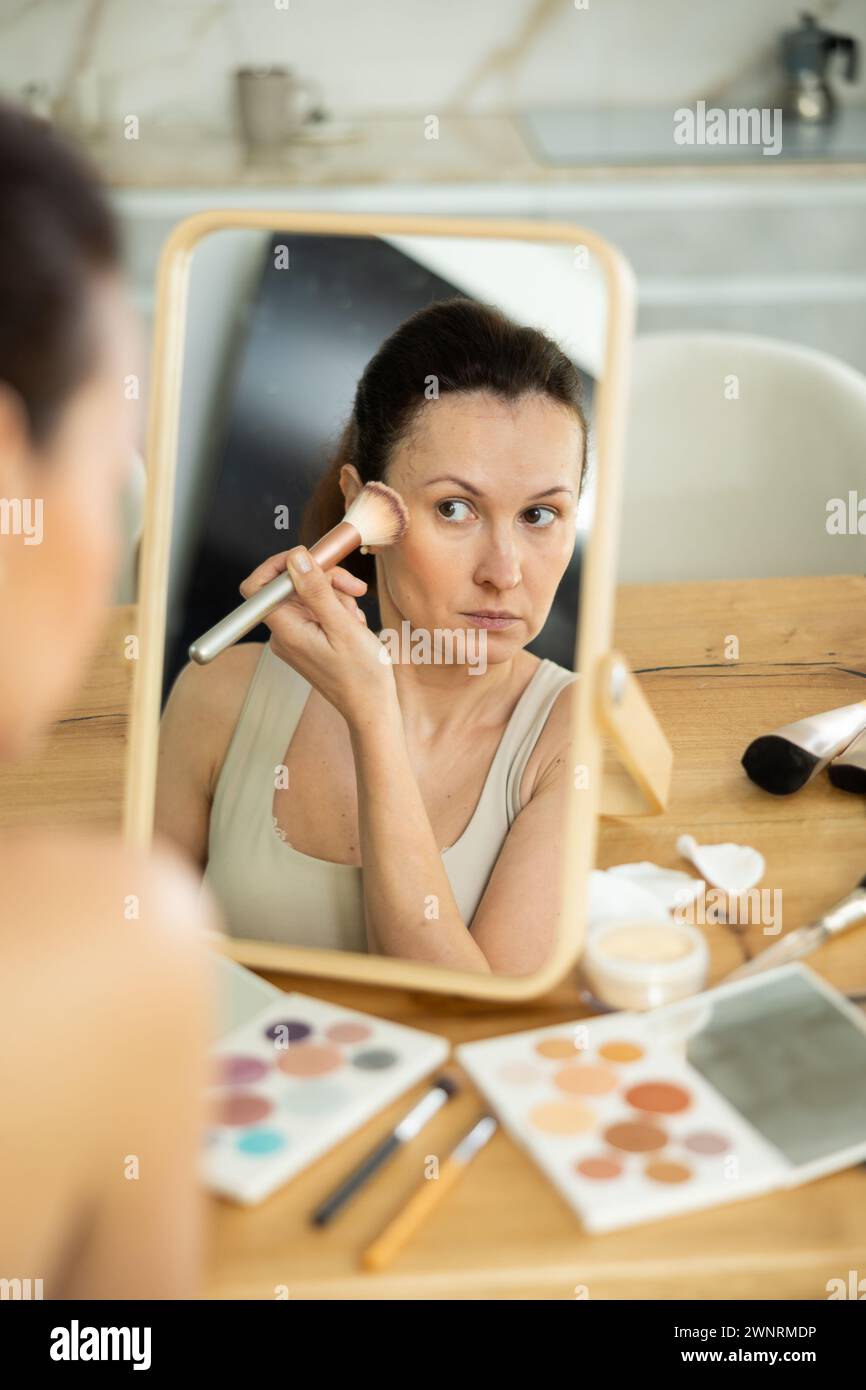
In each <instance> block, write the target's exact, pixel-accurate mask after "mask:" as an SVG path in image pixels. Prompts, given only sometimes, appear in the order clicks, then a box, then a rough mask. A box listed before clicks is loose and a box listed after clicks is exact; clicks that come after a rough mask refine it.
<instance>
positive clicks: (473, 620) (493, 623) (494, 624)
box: [460, 609, 519, 630]
mask: <svg viewBox="0 0 866 1390" xmlns="http://www.w3.org/2000/svg"><path fill="white" fill-rule="evenodd" d="M460 616H461V617H462V618H465V619H466V621H467V623H470V624H471V626H472V627H480V628H488V629H494V630H495V629H497V628H505V627H511V626H512V624H513V623H516V622H518V621H519V619H518V618H517V617H516V615H515V614H514V613H502V612H500V613H491V612H490V610H489V609H488V610H487V612H486V613H485V612H481V613H461V615H460Z"/></svg>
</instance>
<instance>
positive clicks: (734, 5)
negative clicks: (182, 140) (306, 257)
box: [0, 0, 866, 133]
mask: <svg viewBox="0 0 866 1390" xmlns="http://www.w3.org/2000/svg"><path fill="white" fill-rule="evenodd" d="M811 8H812V9H813V10H814V11H815V12H816V13H818V15H819V16H820V18H821V19H822V20H823V22H824V23H825V24H826V25H827V26H828V27H830V28H832V29H835V30H838V31H840V32H843V33H853V34H855V35H856V36H857V37H859V39H860V41H861V43H862V44H863V46H864V50H866V4H864V3H863V0H816V3H814V4H813V5H812V6H811ZM799 9H800V6H799V5H798V4H796V3H793V2H792V0H760V3H759V4H756V3H755V0H146V3H145V0H0V92H2V93H3V94H4V95H6V96H19V95H20V93H21V91H22V89H23V88H24V86H25V85H26V84H27V83H31V82H36V83H39V84H41V85H42V86H43V87H44V88H45V89H46V91H47V99H48V100H49V101H51V102H55V101H59V102H60V103H61V105H62V106H66V107H67V108H69V107H70V106H72V107H73V108H75V109H76V110H77V109H81V110H82V111H83V112H84V119H85V122H86V123H90V124H98V123H99V122H100V121H103V122H106V123H108V124H110V123H111V122H113V121H114V120H115V119H119V118H121V117H123V116H124V115H127V114H129V113H133V114H135V115H137V116H138V117H139V119H140V120H141V121H144V120H150V121H153V122H158V123H160V124H165V125H168V126H179V125H183V126H189V127H192V128H197V129H201V130H208V131H213V132H221V133H228V132H229V131H230V130H231V129H232V125H233V121H234V101H233V80H232V73H233V70H234V69H235V68H236V67H238V66H241V65H243V64H265V63H282V64H285V65H289V66H292V67H294V68H296V69H297V71H298V72H299V73H300V74H301V75H303V76H306V77H309V78H313V79H315V80H316V81H317V82H319V83H320V84H321V89H322V98H323V103H324V105H325V107H326V108H327V109H328V110H329V111H330V112H332V113H333V114H334V115H336V116H338V117H340V116H349V117H351V116H357V115H362V114H364V113H371V114H372V113H375V112H380V113H382V112H395V111H406V112H419V113H434V114H435V113H440V112H446V111H451V112H454V111H465V112H467V113H483V112H493V111H508V110H514V109H523V108H527V107H532V106H553V105H558V104H575V105H580V106H587V107H607V106H646V105H657V106H667V105H671V106H672V107H674V108H675V107H677V106H680V105H683V104H689V103H693V102H694V101H696V100H698V99H700V98H704V99H705V100H707V101H708V102H710V103H711V102H717V101H723V102H728V101H741V100H746V99H748V100H749V101H750V102H751V101H754V102H756V103H758V104H769V103H771V102H772V100H773V95H774V88H775V82H776V78H775V59H776V52H777V48H778V36H779V33H780V31H781V30H783V29H784V28H786V27H788V26H789V25H791V24H792V23H795V22H796V17H797V12H798V10H799ZM862 67H863V69H864V72H863V73H862V74H861V78H860V81H859V82H858V83H857V84H855V85H848V84H844V83H842V82H841V81H839V80H838V79H837V81H836V83H835V86H836V88H837V91H838V92H839V96H840V99H841V100H842V101H845V102H854V103H857V104H863V103H866V62H864V63H863V64H862Z"/></svg>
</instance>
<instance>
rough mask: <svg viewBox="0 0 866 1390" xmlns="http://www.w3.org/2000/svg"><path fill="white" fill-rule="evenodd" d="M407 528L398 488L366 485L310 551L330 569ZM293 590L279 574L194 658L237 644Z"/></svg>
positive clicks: (196, 645)
mask: <svg viewBox="0 0 866 1390" xmlns="http://www.w3.org/2000/svg"><path fill="white" fill-rule="evenodd" d="M408 527H409V513H408V511H407V509H406V503H405V502H404V501H403V499H402V497H401V496H400V494H399V492H395V491H394V489H393V488H392V487H388V486H387V484H386V483H379V482H373V483H367V484H366V485H365V486H364V487H363V488H362V490H361V491H360V492H359V493H358V496H357V497H356V498H355V500H354V502H353V503H352V504H351V506H350V507H349V508H348V510H347V512H346V515H345V516H344V517H343V520H342V521H339V522H338V523H337V525H336V526H332V527H331V529H330V531H328V532H326V534H325V535H324V536H322V537H321V538H320V539H319V540H317V541H316V542H315V544H314V545H311V546H310V554H311V555H313V556H315V558H316V560H317V561H318V563H319V564H320V565H321V566H322V569H330V568H331V566H332V565H336V564H339V562H340V560H344V559H345V557H346V556H347V555H349V554H351V552H352V551H353V550H357V548H358V546H360V547H361V549H362V551H363V550H365V548H366V547H367V546H370V545H383V546H384V545H396V544H397V542H398V541H400V540H402V539H403V537H404V536H405V534H406V531H407V530H408ZM294 592H295V586H294V584H293V583H292V581H291V579H290V578H289V576H288V574H287V573H285V574H278V575H277V577H276V579H272V580H271V581H270V582H269V583H268V584H264V585H263V586H262V588H261V589H259V591H258V593H257V594H253V596H252V597H251V598H248V599H245V600H244V602H243V603H241V604H239V605H238V607H237V608H235V609H233V610H232V612H231V613H228V614H227V615H226V616H225V617H224V618H221V619H220V621H219V622H218V623H215V624H214V626H213V627H212V628H210V630H209V631H208V632H206V633H204V635H203V636H202V637H199V638H197V640H196V641H195V642H193V643H192V646H191V647H190V649H189V655H190V659H191V660H192V661H197V662H198V664H199V665H200V666H204V665H206V664H207V662H209V661H213V659H214V657H215V656H219V654H220V652H224V651H225V649H226V647H230V646H231V645H232V644H233V643H234V642H237V641H239V640H240V638H241V637H246V635H247V633H248V632H252V630H253V628H254V627H257V626H258V624H259V623H260V622H261V621H262V619H263V618H266V617H267V616H268V614H269V613H272V612H273V611H274V609H275V608H276V607H277V606H278V605H279V604H281V603H283V602H284V601H285V600H286V599H287V598H290V597H291V595H292V594H293V593H294Z"/></svg>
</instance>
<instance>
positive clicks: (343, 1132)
mask: <svg viewBox="0 0 866 1390" xmlns="http://www.w3.org/2000/svg"><path fill="white" fill-rule="evenodd" d="M239 969H240V967H237V966H235V965H232V970H233V971H237V970H239ZM243 974H244V975H247V974H249V972H243ZM225 982H226V983H227V984H228V991H227V996H226V997H224V998H223V1001H222V1005H223V1010H224V1013H225V1012H228V1014H229V1016H230V1017H233V1018H234V1019H235V1020H236V1019H237V1017H238V1014H239V1012H240V1014H241V1016H242V1017H243V1021H242V1022H240V1023H236V1026H233V1027H232V1028H231V1029H230V1030H229V1031H228V1032H226V1033H225V1034H224V1035H223V1036H222V1037H220V1038H219V1039H218V1040H217V1041H216V1043H215V1045H214V1046H213V1047H212V1050H211V1056H212V1064H213V1068H214V1070H213V1085H212V1089H211V1092H210V1097H209V1099H210V1103H211V1104H210V1108H211V1115H212V1121H211V1124H210V1126H209V1128H208V1131H207V1134H206V1138H205V1145H204V1149H203V1152H202V1155H201V1159H202V1174H203V1179H204V1181H205V1183H206V1185H207V1186H208V1187H210V1188H211V1189H212V1190H213V1191H215V1192H217V1193H219V1194H220V1195H221V1196H224V1197H229V1198H232V1199H233V1200H235V1201H237V1202H241V1203H245V1204H251V1203H254V1202H260V1201H262V1200H263V1199H264V1198H265V1197H267V1196H269V1195H270V1193H272V1192H273V1191H275V1189H276V1188H278V1187H280V1186H281V1185H282V1184H283V1183H285V1182H287V1181H288V1179H290V1178H292V1177H294V1176H295V1174H296V1173H299V1172H300V1171H301V1170H302V1169H303V1168H306V1167H307V1166H308V1164H310V1163H312V1162H313V1160H314V1159H316V1158H318V1157H319V1156H320V1155H321V1154H323V1153H325V1152H326V1151H327V1150H328V1149H330V1148H332V1147H333V1146H334V1145H335V1144H337V1143H339V1142H340V1140H342V1139H345V1138H346V1137H347V1136H348V1135H349V1134H351V1133H352V1132H353V1131H354V1130H355V1129H358V1128H359V1127H360V1126H361V1125H362V1124H364V1123H365V1122H366V1121H367V1120H368V1119H370V1118H371V1117H372V1116H373V1115H375V1114H376V1112H377V1111H379V1110H381V1109H382V1108H383V1107H384V1106H386V1105H388V1104H390V1102H391V1101H393V1100H396V1098H397V1097H398V1096H400V1095H401V1094H402V1093H403V1092H404V1091H406V1090H408V1089H409V1087H410V1086H413V1085H414V1084H415V1083H416V1082H418V1081H420V1080H422V1079H423V1078H424V1077H425V1076H426V1075H427V1074H428V1073H429V1072H431V1071H433V1070H434V1069H435V1068H436V1067H437V1066H439V1064H440V1063H441V1062H443V1061H444V1060H445V1058H446V1057H447V1056H448V1054H449V1051H450V1046H449V1043H448V1041H447V1039H446V1038H443V1037H440V1036H439V1035H438V1034H435V1033H424V1032H421V1031H420V1030H419V1029H416V1028H406V1027H404V1026H403V1025H402V1024H397V1023H391V1022H389V1021H386V1020H384V1019H381V1018H374V1017H373V1016H372V1015H370V1014H364V1013H359V1012H357V1011H356V1010H353V1009H344V1008H340V1007H338V1006H337V1005H335V1004H330V1003H326V1002H325V1001H324V1000H321V999H316V998H314V997H312V996H311V995H307V994H284V993H283V992H282V991H281V990H273V987H272V986H269V985H265V984H264V983H263V982H262V990H261V991H259V990H258V989H257V988H256V987H255V986H248V985H247V984H246V982H245V981H244V979H243V977H242V976H239V975H236V974H232V975H229V976H226V977H225ZM269 990H273V994H274V995H275V996H276V997H274V998H268V996H267V993H266V991H269ZM259 994H261V997H259V998H257V995H259ZM241 995H243V999H241ZM262 998H264V1000H265V1002H264V1006H263V1005H262Z"/></svg>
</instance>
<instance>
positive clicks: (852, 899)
mask: <svg viewBox="0 0 866 1390" xmlns="http://www.w3.org/2000/svg"><path fill="white" fill-rule="evenodd" d="M864 921H866V875H864V876H863V878H861V880H860V882H859V883H858V884H857V887H856V888H855V889H854V891H853V893H848V894H847V895H846V897H844V898H840V900H839V902H837V903H834V904H833V906H832V907H830V908H828V909H827V911H826V912H824V913H822V914H821V916H820V917H819V918H818V919H817V921H815V922H809V923H807V925H806V926H804V927H797V928H796V930H795V931H791V932H788V935H787V936H783V937H782V940H781V941H776V942H775V943H774V944H773V945H772V946H768V947H767V949H766V951H759V952H758V954H757V955H756V956H753V958H752V959H751V960H749V961H746V963H745V965H740V966H738V967H737V969H736V970H732V971H731V973H730V974H729V975H726V976H725V979H724V983H725V984H727V983H728V982H729V981H730V980H743V979H745V978H746V976H747V975H757V974H758V973H759V972H760V971H762V970H771V969H772V968H773V967H775V966H777V965H786V964H787V962H788V961H791V960H802V958H803V957H804V956H810V955H811V954H812V952H813V951H817V949H818V947H819V946H823V945H824V942H825V941H829V940H830V939H831V937H836V936H839V935H840V934H841V933H842V932H843V931H848V929H849V928H850V927H856V926H857V924H858V923H860V922H864Z"/></svg>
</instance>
